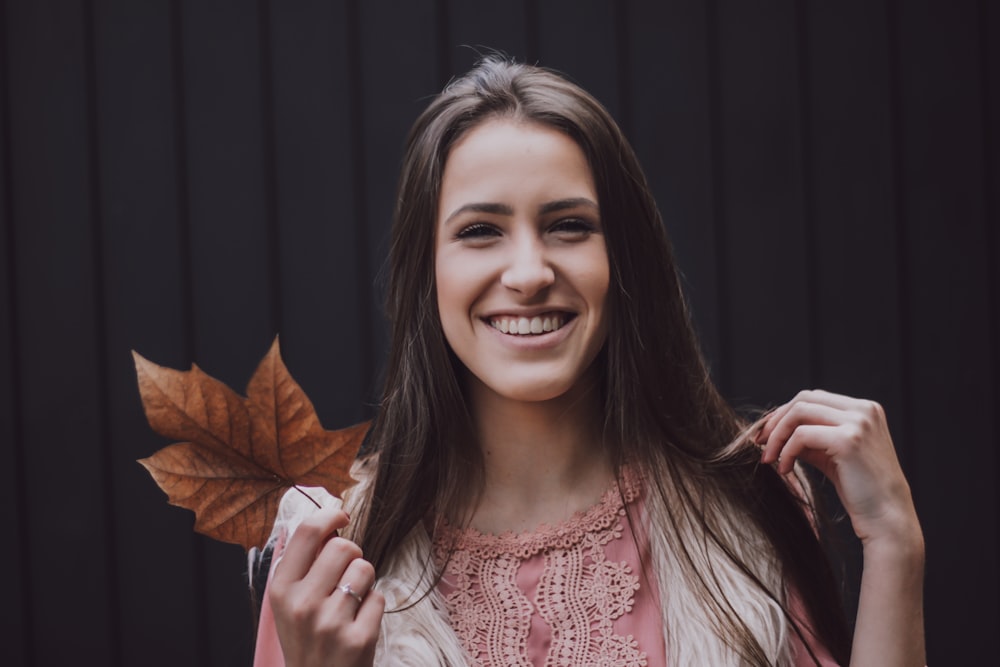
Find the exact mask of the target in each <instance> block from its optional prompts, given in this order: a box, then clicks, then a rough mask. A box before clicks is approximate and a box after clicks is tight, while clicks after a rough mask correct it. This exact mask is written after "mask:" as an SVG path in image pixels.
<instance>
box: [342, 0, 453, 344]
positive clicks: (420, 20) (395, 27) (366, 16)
mask: <svg viewBox="0 0 1000 667" xmlns="http://www.w3.org/2000/svg"><path fill="white" fill-rule="evenodd" d="M357 16H358V18H359V20H360V24H359V25H358V26H355V27H353V28H352V29H355V30H357V31H358V34H359V35H360V46H361V49H360V67H361V73H362V81H361V86H360V87H361V101H362V115H363V117H364V126H363V138H364V174H365V176H364V178H365V192H364V197H365V211H366V214H367V219H366V220H365V221H363V224H366V225H367V231H368V240H369V256H368V260H369V263H370V264H369V266H370V267H371V271H372V275H371V280H370V281H369V283H368V284H369V285H370V284H373V283H376V278H377V277H378V276H379V274H381V273H382V271H383V267H384V263H385V258H386V257H387V256H388V251H389V243H388V241H389V226H390V223H391V222H392V210H393V206H394V202H395V189H396V179H397V178H398V176H399V166H400V157H401V155H402V151H403V143H404V141H405V139H406V133H407V131H409V129H410V125H412V124H413V121H414V119H415V118H416V117H417V115H418V114H419V113H420V112H421V111H423V109H424V108H425V107H426V106H427V104H428V103H430V100H431V98H432V97H433V96H434V95H435V94H437V93H438V92H440V90H441V88H442V87H443V86H444V84H445V82H446V80H447V79H446V76H447V75H445V74H444V73H443V72H440V71H439V63H440V60H439V58H438V53H437V48H438V47H439V42H438V36H437V28H438V26H437V23H436V22H435V21H436V7H435V6H434V3H433V2H427V1H425V2H404V1H402V0H374V1H371V2H368V1H366V2H360V3H359V7H358V14H357ZM383 284H384V283H383V281H381V280H379V281H378V285H377V286H376V287H375V288H374V304H375V305H374V306H373V312H374V314H373V317H372V325H371V326H372V339H373V340H374V342H375V348H374V349H375V358H376V359H378V360H380V361H381V360H382V359H383V357H384V356H385V350H386V345H387V340H388V338H387V335H386V322H385V319H384V316H383V303H384V289H383Z"/></svg>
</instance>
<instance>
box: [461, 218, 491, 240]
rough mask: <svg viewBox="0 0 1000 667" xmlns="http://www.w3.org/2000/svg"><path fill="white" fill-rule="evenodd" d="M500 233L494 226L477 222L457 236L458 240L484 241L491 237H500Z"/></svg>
mask: <svg viewBox="0 0 1000 667" xmlns="http://www.w3.org/2000/svg"><path fill="white" fill-rule="evenodd" d="M499 234H500V232H499V230H497V228H496V227H494V226H493V225H487V224H485V223H482V222H476V223H473V224H471V225H469V226H468V227H465V228H463V229H462V230H460V231H459V232H458V234H456V235H455V238H457V239H482V238H487V237H490V236H499Z"/></svg>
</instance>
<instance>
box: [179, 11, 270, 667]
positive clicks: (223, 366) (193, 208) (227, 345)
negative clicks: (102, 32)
mask: <svg viewBox="0 0 1000 667" xmlns="http://www.w3.org/2000/svg"><path fill="white" fill-rule="evenodd" d="M181 14H182V16H181V36H182V41H181V44H182V48H183V68H184V69H183V80H184V91H185V110H184V112H185V121H184V124H185V128H186V133H187V136H186V139H187V146H186V153H187V157H188V164H187V165H186V168H187V174H188V178H189V181H188V193H189V216H190V229H191V234H190V240H191V270H192V285H193V292H194V308H193V313H194V317H195V324H196V329H195V348H194V354H195V359H197V360H198V361H199V362H200V363H199V365H201V366H202V367H203V368H204V369H205V370H206V372H208V373H209V374H211V375H214V376H216V377H218V378H219V379H221V380H223V381H224V382H226V383H227V384H230V385H231V386H233V387H235V388H237V390H240V391H242V390H243V388H244V387H245V386H246V382H247V380H248V379H249V377H250V375H251V373H252V372H253V370H254V368H255V367H256V364H257V362H258V361H259V360H260V358H261V357H262V356H263V355H264V353H265V352H266V351H267V349H268V346H269V345H270V342H271V339H272V338H273V336H274V335H275V334H276V333H277V332H276V329H277V326H278V322H277V321H276V319H277V317H276V312H275V307H276V304H275V303H274V300H273V297H274V290H275V289H276V287H277V283H276V280H277V276H275V275H273V273H272V270H271V269H272V265H273V255H272V252H273V251H274V250H275V249H274V248H273V245H272V244H273V240H274V238H273V235H272V228H271V227H270V222H271V221H270V220H269V218H268V216H269V213H270V212H271V210H272V209H271V206H272V203H273V200H272V199H271V197H272V196H273V192H271V190H270V188H271V187H272V186H273V183H272V182H271V180H270V179H269V176H270V172H269V169H268V166H267V165H266V164H265V158H266V155H267V153H268V151H269V146H268V145H267V144H266V141H267V139H268V129H267V128H265V127H264V119H263V115H264V111H265V110H263V109H262V101H263V100H264V93H263V91H262V88H261V77H262V71H261V61H262V58H261V44H260V34H261V25H260V23H259V19H260V15H259V8H258V6H257V4H256V3H246V2H239V1H236V0H231V1H229V2H217V3H204V2H186V3H184V4H183V9H182V12H181ZM204 542H205V546H204V548H205V563H206V569H207V572H208V573H209V574H208V576H207V578H206V581H205V582H204V584H205V588H206V593H207V603H208V608H207V619H208V627H207V636H208V637H209V650H210V653H209V664H211V665H245V664H247V662H248V660H249V654H250V652H251V647H250V636H251V632H250V628H249V611H243V612H242V613H241V612H240V611H239V607H234V606H233V601H234V600H241V601H245V600H246V598H247V593H246V581H245V576H244V571H245V565H244V562H245V561H244V557H243V553H242V550H241V549H240V548H239V547H236V546H233V545H224V544H220V543H217V542H213V541H210V540H205V541H204ZM241 606H242V607H243V609H244V610H248V605H246V604H244V605H241Z"/></svg>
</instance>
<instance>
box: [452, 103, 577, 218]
mask: <svg viewBox="0 0 1000 667" xmlns="http://www.w3.org/2000/svg"><path fill="white" fill-rule="evenodd" d="M533 197H534V198H538V197H541V198H545V197H550V198H552V199H559V198H567V197H589V198H591V199H593V200H594V201H595V202H596V190H595V187H594V178H593V174H592V172H591V169H590V165H589V163H588V162H587V158H586V156H585V155H584V153H583V151H582V150H581V148H580V147H579V145H577V143H576V142H575V141H574V140H573V139H572V138H570V137H569V136H568V135H567V134H565V133H564V132H561V131H560V130H557V129H555V128H553V127H550V126H547V125H543V124H540V123H535V122H530V121H529V122H525V121H518V120H511V119H494V120H489V121H486V122H484V123H481V124H479V125H477V126H475V127H473V128H472V129H470V130H469V131H468V132H466V133H465V134H464V135H463V136H462V137H461V138H460V139H459V140H458V141H457V142H456V143H455V144H454V146H452V148H451V151H450V152H449V154H448V157H447V159H446V161H445V165H444V173H443V175H442V179H441V192H440V195H439V215H440V216H447V215H448V212H449V210H451V208H450V207H454V206H461V205H463V204H465V203H468V201H469V200H477V201H478V200H481V201H484V202H485V201H499V202H506V201H507V200H508V199H516V200H527V199H529V198H533Z"/></svg>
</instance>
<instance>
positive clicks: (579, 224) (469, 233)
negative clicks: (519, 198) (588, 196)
mask: <svg viewBox="0 0 1000 667" xmlns="http://www.w3.org/2000/svg"><path fill="white" fill-rule="evenodd" d="M545 231H547V232H554V233H557V234H558V233H564V234H567V233H568V234H573V235H583V234H588V235H589V234H592V233H594V232H596V231H597V226H596V225H594V224H593V223H591V222H588V221H587V220H584V219H583V218H563V219H561V220H557V221H556V222H554V223H553V224H552V225H550V226H549V227H548V228H547V229H546V230H545ZM499 235H500V230H498V229H497V228H496V227H494V226H493V225H490V224H486V223H484V222H476V223H473V224H471V225H469V226H468V227H465V228H463V229H462V230H460V231H459V232H458V233H457V234H456V235H455V238H457V239H460V240H471V239H485V238H489V237H493V236H499Z"/></svg>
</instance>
